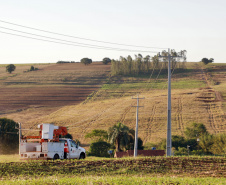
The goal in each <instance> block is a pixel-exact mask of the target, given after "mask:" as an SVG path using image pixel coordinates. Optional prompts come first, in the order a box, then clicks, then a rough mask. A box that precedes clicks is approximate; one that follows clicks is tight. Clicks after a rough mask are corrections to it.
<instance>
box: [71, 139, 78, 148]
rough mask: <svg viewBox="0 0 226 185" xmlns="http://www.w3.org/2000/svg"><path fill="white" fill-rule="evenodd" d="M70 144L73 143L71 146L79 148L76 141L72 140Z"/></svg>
mask: <svg viewBox="0 0 226 185" xmlns="http://www.w3.org/2000/svg"><path fill="white" fill-rule="evenodd" d="M70 144H71V147H75V148H77V145H76V143H75V142H74V141H72V140H70Z"/></svg>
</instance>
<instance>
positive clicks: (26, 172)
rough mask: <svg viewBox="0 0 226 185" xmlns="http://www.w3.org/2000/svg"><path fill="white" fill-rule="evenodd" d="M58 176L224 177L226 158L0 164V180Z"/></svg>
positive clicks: (129, 159) (164, 158) (151, 158)
mask: <svg viewBox="0 0 226 185" xmlns="http://www.w3.org/2000/svg"><path fill="white" fill-rule="evenodd" d="M57 174H73V175H75V174H77V175H123V174H125V175H128V174H137V175H139V174H143V175H144V174H160V175H164V174H169V175H176V176H190V177H225V175H226V159H225V158H224V157H170V158H166V157H145V158H144V157H142V158H137V159H133V158H125V159H105V160H83V161H80V160H66V161H65V160H64V161H62V160H61V161H34V162H28V163H26V162H25V163H24V162H11V163H0V178H2V179H5V178H8V177H11V178H15V177H18V176H20V177H26V178H29V177H32V176H34V175H35V176H39V175H41V176H43V175H44V176H48V175H57Z"/></svg>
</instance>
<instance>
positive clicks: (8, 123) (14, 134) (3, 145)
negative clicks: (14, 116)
mask: <svg viewBox="0 0 226 185" xmlns="http://www.w3.org/2000/svg"><path fill="white" fill-rule="evenodd" d="M16 127H17V128H18V127H19V125H18V123H16V122H15V121H13V120H10V119H7V118H0V141H1V142H0V153H2V154H10V153H16V152H18V148H19V135H18V130H17V129H16Z"/></svg>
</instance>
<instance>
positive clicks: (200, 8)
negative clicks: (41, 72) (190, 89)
mask: <svg viewBox="0 0 226 185" xmlns="http://www.w3.org/2000/svg"><path fill="white" fill-rule="evenodd" d="M0 7H1V11H0V20H2V21H8V22H11V23H15V24H20V25H24V26H29V27H34V28H38V29H43V30H47V31H52V32H57V33H62V34H66V35H73V36H76V37H83V38H89V39H94V40H101V41H107V42H116V43H123V44H129V45H131V44H132V45H142V46H149V47H161V48H172V49H176V50H177V51H179V50H187V58H188V61H200V60H201V59H202V58H203V57H207V58H214V59H215V62H216V63H220V62H222V63H223V62H226V54H225V52H224V51H225V50H226V47H225V43H226V34H225V33H226V24H225V21H226V1H225V0H215V1H213V0H158V1H156V0H140V1H138V0H136V1H135V0H111V1H110V0H108V1H106V0H83V1H81V0H80V1H78V0H0ZM0 27H5V28H10V29H15V30H19V31H24V32H29V33H33V34H40V35H45V36H48V37H54V38H58V39H63V40H69V41H73V42H82V43H86V44H94V45H102V46H103V45H104V46H105V47H116V48H124V49H130V50H134V49H136V50H137V49H139V50H145V51H146V50H150V51H161V50H156V49H147V48H133V47H128V46H127V47H126V46H119V45H109V44H108V45H107V44H104V43H97V42H91V41H85V40H79V39H73V38H67V37H63V36H59V35H58V36H57V35H52V34H47V33H43V32H38V31H35V30H30V29H25V28H22V27H18V26H14V25H10V24H6V23H3V22H0ZM0 31H2V32H7V33H13V34H20V35H26V34H22V33H16V32H15V31H10V30H6V29H3V28H0ZM27 36H28V35H27ZM30 37H36V36H30ZM39 38H40V37H39ZM43 39H44V38H43ZM0 52H1V55H0V56H1V57H0V63H1V64H3V63H13V64H16V63H51V62H57V61H58V60H64V61H67V60H70V61H80V59H81V58H83V57H89V58H91V59H92V60H93V61H98V60H102V59H103V58H104V57H110V58H114V59H118V58H119V57H120V56H127V55H131V56H132V57H133V56H134V54H138V52H130V51H111V50H99V49H91V48H82V47H75V46H69V45H62V44H56V43H49V42H44V41H38V40H31V39H27V38H22V37H17V36H13V35H7V34H4V33H0ZM139 53H141V54H142V55H144V56H145V55H148V54H149V55H153V54H152V53H145V52H139Z"/></svg>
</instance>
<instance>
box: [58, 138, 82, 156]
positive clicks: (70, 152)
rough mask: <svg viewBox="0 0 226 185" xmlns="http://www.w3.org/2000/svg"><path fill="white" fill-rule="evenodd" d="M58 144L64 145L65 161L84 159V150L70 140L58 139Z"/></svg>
mask: <svg viewBox="0 0 226 185" xmlns="http://www.w3.org/2000/svg"><path fill="white" fill-rule="evenodd" d="M60 142H62V143H64V158H65V159H84V158H85V157H86V150H85V149H84V148H82V147H80V146H79V145H78V144H77V143H75V141H73V140H72V139H67V138H60Z"/></svg>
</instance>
